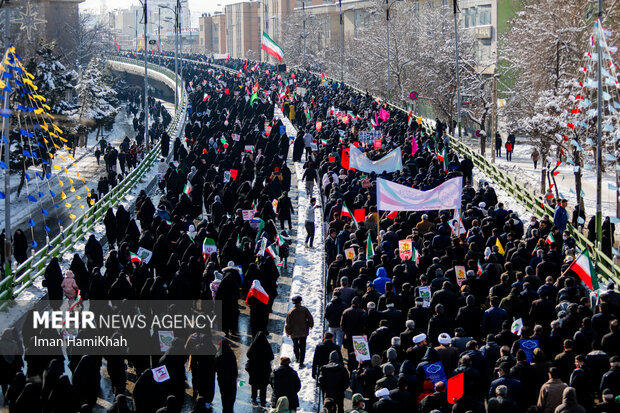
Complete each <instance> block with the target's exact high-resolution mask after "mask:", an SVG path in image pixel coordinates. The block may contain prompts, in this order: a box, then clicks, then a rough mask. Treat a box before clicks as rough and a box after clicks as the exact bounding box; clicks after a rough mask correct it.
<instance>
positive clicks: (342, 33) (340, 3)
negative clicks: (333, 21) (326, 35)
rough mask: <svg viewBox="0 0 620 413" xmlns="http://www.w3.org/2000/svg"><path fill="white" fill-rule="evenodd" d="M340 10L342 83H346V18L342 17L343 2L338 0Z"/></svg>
mask: <svg viewBox="0 0 620 413" xmlns="http://www.w3.org/2000/svg"><path fill="white" fill-rule="evenodd" d="M338 7H339V8H340V81H341V82H344V16H343V15H342V0H338Z"/></svg>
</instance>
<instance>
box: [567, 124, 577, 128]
mask: <svg viewBox="0 0 620 413" xmlns="http://www.w3.org/2000/svg"><path fill="white" fill-rule="evenodd" d="M566 126H568V127H569V128H571V129H575V125H573V124H572V123H567V124H566Z"/></svg>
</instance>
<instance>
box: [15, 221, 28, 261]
mask: <svg viewBox="0 0 620 413" xmlns="http://www.w3.org/2000/svg"><path fill="white" fill-rule="evenodd" d="M13 256H14V257H15V260H16V261H17V263H18V264H21V263H22V262H24V261H26V260H27V259H28V240H27V239H26V234H24V231H22V230H21V229H18V230H17V231H15V235H14V236H13Z"/></svg>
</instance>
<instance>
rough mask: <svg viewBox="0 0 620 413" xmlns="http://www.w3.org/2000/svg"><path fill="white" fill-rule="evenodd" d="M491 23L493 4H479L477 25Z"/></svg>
mask: <svg viewBox="0 0 620 413" xmlns="http://www.w3.org/2000/svg"><path fill="white" fill-rule="evenodd" d="M490 24H491V5H490V4H487V5H484V6H478V22H477V26H488V25H490Z"/></svg>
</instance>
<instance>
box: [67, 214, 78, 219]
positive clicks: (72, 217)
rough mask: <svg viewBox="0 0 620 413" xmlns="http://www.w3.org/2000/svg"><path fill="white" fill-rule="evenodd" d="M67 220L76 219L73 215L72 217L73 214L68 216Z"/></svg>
mask: <svg viewBox="0 0 620 413" xmlns="http://www.w3.org/2000/svg"><path fill="white" fill-rule="evenodd" d="M69 218H71V219H76V218H77V217H76V216H75V215H73V214H69Z"/></svg>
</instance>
